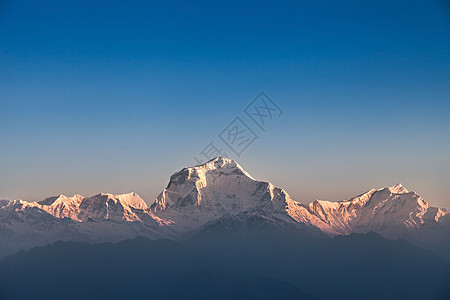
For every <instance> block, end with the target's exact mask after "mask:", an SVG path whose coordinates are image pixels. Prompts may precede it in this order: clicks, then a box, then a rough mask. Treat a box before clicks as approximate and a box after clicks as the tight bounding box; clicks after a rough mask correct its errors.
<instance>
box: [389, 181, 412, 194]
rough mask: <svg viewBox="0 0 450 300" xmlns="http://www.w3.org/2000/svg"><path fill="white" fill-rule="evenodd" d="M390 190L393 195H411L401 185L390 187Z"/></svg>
mask: <svg viewBox="0 0 450 300" xmlns="http://www.w3.org/2000/svg"><path fill="white" fill-rule="evenodd" d="M388 189H389V191H390V192H391V193H392V194H407V193H409V191H408V190H407V189H406V188H405V187H404V186H403V185H402V184H401V183H399V184H396V185H393V186H390V187H388Z"/></svg>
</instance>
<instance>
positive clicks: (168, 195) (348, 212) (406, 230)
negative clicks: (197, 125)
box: [0, 157, 450, 255]
mask: <svg viewBox="0 0 450 300" xmlns="http://www.w3.org/2000/svg"><path fill="white" fill-rule="evenodd" d="M449 218H450V215H449V214H448V212H447V211H446V210H445V209H440V208H436V207H431V206H430V205H429V204H428V203H427V202H426V201H425V200H424V199H423V198H421V197H420V196H419V195H417V194H416V193H415V192H409V191H408V190H406V188H404V187H403V186H401V185H395V186H392V187H387V188H383V189H372V190H370V191H368V192H366V193H364V194H362V195H359V196H357V197H354V198H351V199H348V200H345V201H339V202H329V201H321V200H316V201H314V202H312V203H310V204H308V205H304V204H301V203H299V202H296V201H294V200H293V199H292V198H291V197H290V196H289V195H288V194H287V193H286V191H284V190H283V189H281V188H278V187H275V186H273V185H272V184H271V183H269V182H264V181H257V180H255V179H254V178H253V177H252V176H250V175H249V174H248V173H247V172H246V171H245V170H244V169H243V168H242V167H241V166H240V165H239V164H238V163H236V162H235V161H233V160H230V159H227V158H223V157H218V158H216V159H213V160H211V161H209V162H207V163H205V164H203V165H199V166H195V167H189V168H184V169H183V170H181V171H180V172H177V173H175V174H174V175H172V176H171V178H170V181H169V184H168V185H167V187H166V188H165V189H164V191H163V192H162V193H161V194H160V195H159V196H158V197H157V198H156V200H155V202H154V203H153V204H152V205H151V206H150V207H148V206H147V204H146V203H145V202H144V201H143V200H142V198H140V197H139V196H138V195H137V194H136V193H129V194H123V195H112V194H98V195H95V196H92V197H88V198H85V197H83V196H81V195H75V196H73V197H66V196H63V195H60V196H56V197H50V198H47V199H45V200H43V201H40V202H33V203H29V202H25V201H22V200H15V201H5V200H2V201H0V241H1V243H0V255H4V254H6V253H12V252H15V251H17V250H19V249H27V248H30V247H34V246H39V245H46V244H49V243H53V242H55V241H58V240H68V241H87V242H104V241H120V240H124V239H130V238H134V237H137V236H144V237H148V238H151V239H159V238H169V239H174V240H178V239H184V238H186V237H189V236H192V234H194V233H195V234H198V233H199V232H202V231H205V232H208V233H211V232H213V231H223V230H229V231H235V232H236V231H242V230H244V229H245V228H250V227H251V228H259V229H264V230H267V228H270V230H272V231H273V230H275V231H276V230H278V231H279V232H280V233H281V232H286V231H287V230H289V231H298V232H302V233H305V234H308V235H312V236H324V235H328V236H335V235H348V234H351V233H367V232H371V231H373V232H377V233H379V234H381V235H383V236H385V237H387V238H391V239H397V238H405V239H407V240H409V241H411V242H413V243H416V244H418V245H421V246H425V247H426V246H427V245H428V246H429V245H430V239H431V238H432V239H433V240H438V241H439V244H440V245H442V244H443V245H444V249H447V248H445V247H448V249H449V250H450V238H449V236H450V234H449V233H450V230H449V228H450V221H449ZM449 252H450V251H449Z"/></svg>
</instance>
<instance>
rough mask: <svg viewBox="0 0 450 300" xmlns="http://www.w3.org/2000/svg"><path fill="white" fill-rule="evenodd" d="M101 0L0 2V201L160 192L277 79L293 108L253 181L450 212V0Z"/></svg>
mask: <svg viewBox="0 0 450 300" xmlns="http://www.w3.org/2000/svg"><path fill="white" fill-rule="evenodd" d="M92 2H93V1H80V0H79V1H19V0H17V1H0V105H1V106H0V199H15V198H23V199H25V200H41V199H43V198H45V197H46V196H50V195H56V194H61V193H62V194H66V195H73V194H74V193H80V194H82V195H85V196H89V195H92V194H95V193H99V192H111V193H125V192H129V191H135V192H137V193H139V194H140V195H141V196H142V197H143V198H144V199H145V200H146V201H147V202H152V201H153V199H154V198H155V197H156V196H157V195H158V194H159V192H160V191H161V190H162V189H163V188H164V187H165V185H166V184H167V182H168V179H169V176H170V175H171V174H172V173H173V172H175V171H178V170H179V169H181V168H182V167H184V166H187V165H193V164H194V160H193V156H194V155H197V154H198V153H199V152H200V151H201V150H202V149H203V148H204V147H205V146H206V145H207V144H208V143H209V142H210V141H211V140H217V135H218V134H219V133H220V132H221V131H222V130H223V129H224V128H225V127H226V126H227V124H228V123H229V122H231V121H232V120H233V119H234V118H235V117H237V116H240V117H242V119H243V120H244V121H246V122H249V123H248V124H249V125H251V123H250V122H251V121H249V120H248V119H245V115H243V112H242V110H243V109H244V108H245V107H246V105H247V104H248V103H249V102H250V101H251V100H252V99H253V98H254V97H255V96H256V95H257V94H258V93H259V92H260V91H265V92H267V94H268V95H269V96H270V97H272V99H273V100H274V101H275V102H276V103H277V104H278V105H279V106H280V107H281V108H282V109H283V111H284V114H283V115H282V116H281V117H280V118H279V119H276V120H273V122H272V123H271V124H270V126H268V128H267V131H266V132H265V133H263V132H262V131H260V130H259V131H258V129H257V128H256V129H255V133H257V134H258V135H259V139H257V140H256V141H255V142H254V143H253V144H252V145H251V146H249V147H248V149H247V150H246V151H245V152H244V153H243V154H242V155H241V157H237V156H233V155H231V157H232V158H235V159H237V160H238V161H239V162H240V163H241V164H242V165H243V166H244V168H246V169H247V170H248V171H249V172H250V173H251V174H252V175H253V176H254V177H256V178H257V179H264V180H269V181H271V182H273V183H274V184H275V185H278V186H281V187H283V188H285V189H286V190H287V191H288V193H290V194H291V196H292V197H293V198H294V199H296V200H298V201H301V202H309V201H312V200H314V199H316V198H320V199H324V200H341V199H345V198H347V197H350V196H353V195H355V194H358V193H362V192H364V191H366V190H368V189H370V188H372V187H375V188H378V187H383V186H387V185H393V184H395V183H398V182H401V183H403V185H405V186H406V187H407V188H409V189H412V190H415V191H417V192H418V193H419V194H421V195H422V196H424V197H425V199H426V200H428V201H429V202H431V203H432V204H434V205H439V206H444V207H447V208H450V196H449V193H448V187H449V183H450V155H449V153H450V120H449V119H450V118H449V116H450V4H449V3H448V2H447V1H445V0H420V1H419V0H409V1H385V0H382V1H376V2H375V1H373V3H363V2H365V1H356V0H355V1H347V2H345V1H343V2H341V1H254V2H248V1H220V2H211V1H193V2H192V3H188V2H187V1H179V2H176V1H161V2H156V1H120V2H119V1H95V3H92ZM371 2H372V1H371ZM253 125H254V124H253ZM230 152H231V151H230Z"/></svg>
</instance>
